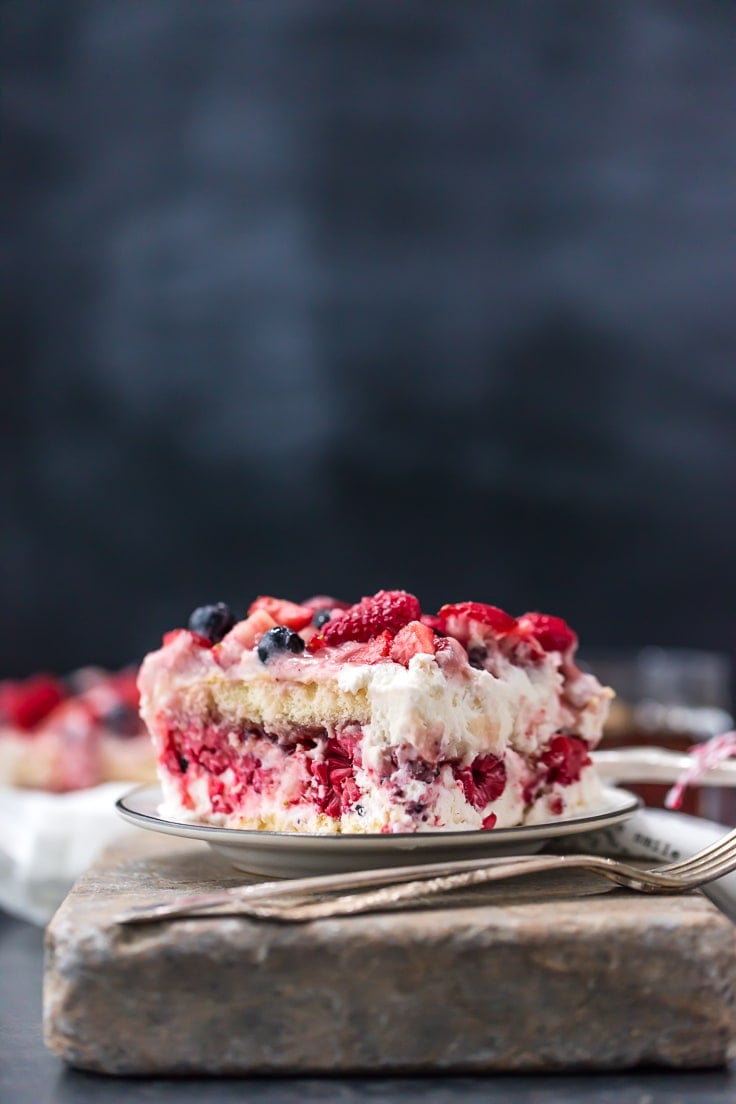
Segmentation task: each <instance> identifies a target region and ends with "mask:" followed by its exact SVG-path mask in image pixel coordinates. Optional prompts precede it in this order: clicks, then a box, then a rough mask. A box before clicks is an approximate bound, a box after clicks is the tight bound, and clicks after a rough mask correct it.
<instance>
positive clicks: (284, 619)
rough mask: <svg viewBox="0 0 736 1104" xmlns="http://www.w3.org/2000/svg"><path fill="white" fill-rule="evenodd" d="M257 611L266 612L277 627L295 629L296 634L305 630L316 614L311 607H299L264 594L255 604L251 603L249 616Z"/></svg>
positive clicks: (293, 603)
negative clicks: (283, 626)
mask: <svg viewBox="0 0 736 1104" xmlns="http://www.w3.org/2000/svg"><path fill="white" fill-rule="evenodd" d="M256 610H265V611H266V613H267V614H269V615H270V616H271V617H272V618H273V619H274V621H275V622H276V624H277V625H285V626H286V628H287V629H294V630H295V632H299V630H300V629H305V628H306V627H307V625H308V624H309V623H310V621H311V620H312V614H313V613H314V610H313V609H312V608H311V607H310V606H298V605H297V604H296V602H287V601H286V600H285V599H283V598H271V597H270V596H269V595H267V594H262V595H260V597H258V598H256V600H255V602H251V605H250V607H249V609H248V614H249V615H250V614H251V613H255V612H256Z"/></svg>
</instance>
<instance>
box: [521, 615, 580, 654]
mask: <svg viewBox="0 0 736 1104" xmlns="http://www.w3.org/2000/svg"><path fill="white" fill-rule="evenodd" d="M518 625H519V632H520V634H521V635H522V636H526V635H528V636H531V637H532V638H533V639H534V640H536V641H537V643H538V644H539V645H540V646H541V647H542V648H544V650H545V652H566V651H567V650H568V649H569V648H575V647H577V643H578V638H577V635H576V634H575V633H574V632H573V631H572V629H571V628H570V626H569V625H568V624H567V622H565V621H563V620H562V618H561V617H552V616H550V614H548V613H525V614H523V616H522V617H520V618H519V619H518Z"/></svg>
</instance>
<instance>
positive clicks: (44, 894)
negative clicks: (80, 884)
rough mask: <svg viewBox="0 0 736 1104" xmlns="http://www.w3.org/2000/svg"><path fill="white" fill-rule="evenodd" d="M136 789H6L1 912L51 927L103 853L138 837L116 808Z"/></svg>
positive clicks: (123, 785)
mask: <svg viewBox="0 0 736 1104" xmlns="http://www.w3.org/2000/svg"><path fill="white" fill-rule="evenodd" d="M132 785H133V783H131V782H108V783H105V784H104V785H102V786H95V787H93V788H92V789H89V790H79V791H76V792H74V793H68V794H49V793H42V792H41V791H38V790H20V789H12V788H10V787H8V786H0V908H3V909H5V910H6V912H9V913H11V914H12V915H14V916H18V917H20V918H21V919H23V920H30V921H31V922H32V923H34V924H39V925H44V924H46V923H47V922H48V921H49V920H50V919H51V917H52V915H53V914H54V912H55V911H56V909H57V908H58V906H59V905H60V904H61V902H62V901H63V899H64V897H65V896H66V894H67V893H68V892H69V889H70V888H71V886H72V884H73V883H74V881H76V879H77V878H78V877H79V875H80V874H81V873H82V872H83V871H84V870H85V869H86V868H87V867H88V866H89V865H90V863H91V862H92V861H93V860H94V859H95V858H96V856H97V855H98V854H99V852H100V851H101V850H102V849H103V848H104V847H106V846H107V845H108V844H109V843H112V842H113V841H114V840H117V839H120V838H121V837H122V836H125V835H126V834H128V833H131V832H135V831H136V829H135V828H132V827H131V826H130V825H128V824H126V823H125V821H123V820H122V819H121V818H120V817H119V816H118V815H117V813H116V812H115V808H114V806H115V801H116V800H117V798H118V797H120V796H121V795H122V794H124V793H125V792H126V791H127V790H129V789H130V788H131V786H132Z"/></svg>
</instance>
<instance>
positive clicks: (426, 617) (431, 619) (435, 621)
mask: <svg viewBox="0 0 736 1104" xmlns="http://www.w3.org/2000/svg"><path fill="white" fill-rule="evenodd" d="M421 621H422V624H423V625H426V626H427V628H429V629H432V631H433V632H438V633H442V632H443V631H444V630H443V628H442V622H441V621H440V619H439V617H435V615H434V614H433V613H423V614H422V617H421Z"/></svg>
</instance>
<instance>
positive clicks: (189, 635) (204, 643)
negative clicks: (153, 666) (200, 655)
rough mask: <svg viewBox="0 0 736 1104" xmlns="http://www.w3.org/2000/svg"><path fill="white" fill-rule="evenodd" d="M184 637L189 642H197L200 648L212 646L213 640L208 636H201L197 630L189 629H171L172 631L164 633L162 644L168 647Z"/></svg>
mask: <svg viewBox="0 0 736 1104" xmlns="http://www.w3.org/2000/svg"><path fill="white" fill-rule="evenodd" d="M182 637H184V638H185V639H186V640H187V641H188V642H189V643H191V644H196V645H197V647H198V648H211V647H212V641H211V640H208V639H207V637H206V636H200V635H199V633H197V632H191V630H189V629H171V631H170V632H167V633H164V636H163V641H162V644H163V646H164V648H166V647H167V646H168V645H169V644H173V643H174V641H176V640H180V639H181V638H182Z"/></svg>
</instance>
